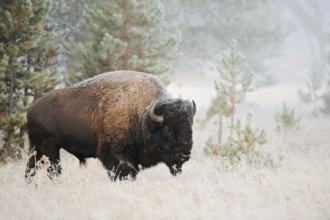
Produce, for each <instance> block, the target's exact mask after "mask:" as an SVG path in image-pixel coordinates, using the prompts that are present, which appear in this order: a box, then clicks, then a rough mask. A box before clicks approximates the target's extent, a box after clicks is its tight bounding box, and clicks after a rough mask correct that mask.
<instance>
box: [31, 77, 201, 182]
mask: <svg viewBox="0 0 330 220" xmlns="http://www.w3.org/2000/svg"><path fill="white" fill-rule="evenodd" d="M195 113H196V105H195V103H194V101H187V100H183V99H180V98H172V97H171V96H170V95H169V94H168V93H167V91H166V89H165V87H164V86H163V84H162V83H161V82H160V81H159V80H158V79H157V78H156V77H154V76H152V75H149V74H145V73H140V72H133V71H116V72H109V73H103V74H100V75H97V76H95V77H93V78H90V79H87V80H85V81H83V82H80V83H78V84H75V85H73V86H71V87H68V88H65V89H59V90H53V91H51V92H49V93H48V94H46V95H44V96H43V97H41V98H39V99H38V100H36V101H35V102H34V103H33V104H32V106H31V107H30V109H29V110H28V113H27V125H28V136H29V141H30V146H31V148H32V149H34V150H35V152H36V153H35V154H34V155H33V156H31V157H30V159H29V160H28V162H27V168H26V172H25V178H26V180H27V182H31V180H32V177H33V176H34V175H35V174H36V170H37V169H38V163H36V162H37V161H39V160H40V159H41V158H42V156H43V155H45V156H46V157H47V158H48V160H49V161H50V166H49V168H48V169H47V171H48V176H49V177H50V178H53V177H54V176H57V175H59V174H60V173H61V164H60V149H61V148H63V149H65V150H66V151H68V152H69V153H71V154H73V155H74V156H76V157H77V158H78V159H79V160H80V162H81V163H85V162H86V158H90V157H96V158H98V159H100V161H101V162H102V163H103V165H104V167H105V169H106V170H108V173H109V175H110V177H111V179H112V180H117V179H119V180H122V179H126V178H128V177H131V178H133V179H134V178H135V177H136V175H137V173H138V171H139V169H140V168H141V167H142V168H147V167H151V166H154V165H156V164H158V163H161V162H163V163H165V164H166V165H167V166H168V167H169V169H170V172H171V174H173V175H176V174H178V173H180V172H181V171H182V164H183V163H185V162H186V161H188V160H189V158H190V152H191V148H192V145H193V141H192V133H193V132H192V125H193V118H194V115H195Z"/></svg>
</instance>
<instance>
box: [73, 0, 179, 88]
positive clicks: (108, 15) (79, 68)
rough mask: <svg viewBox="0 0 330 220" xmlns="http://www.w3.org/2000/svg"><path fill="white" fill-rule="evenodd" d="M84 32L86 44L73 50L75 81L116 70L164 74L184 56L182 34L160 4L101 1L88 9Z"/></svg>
mask: <svg viewBox="0 0 330 220" xmlns="http://www.w3.org/2000/svg"><path fill="white" fill-rule="evenodd" d="M81 31H82V32H84V33H85V34H86V41H83V42H80V43H78V44H77V46H76V49H75V50H74V51H73V53H75V54H76V55H77V58H78V60H77V62H74V63H76V64H78V65H74V66H71V70H70V73H73V75H71V77H70V79H69V81H71V82H74V81H77V80H82V79H84V78H88V77H91V76H94V75H96V74H99V73H102V72H106V71H114V70H136V71H142V72H147V73H152V74H157V75H160V74H163V73H165V72H166V71H167V70H168V69H169V61H170V60H172V59H175V58H177V57H179V56H180V52H179V50H178V44H179V41H180V32H179V31H178V30H177V29H175V28H173V27H171V26H170V25H169V24H168V23H167V22H166V21H165V19H164V7H163V5H162V4H161V3H160V2H159V1H136V0H106V1H103V0H97V1H95V4H94V5H93V6H91V7H85V10H84V11H83V19H82V22H81Z"/></svg>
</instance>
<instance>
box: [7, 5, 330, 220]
mask: <svg viewBox="0 0 330 220" xmlns="http://www.w3.org/2000/svg"><path fill="white" fill-rule="evenodd" d="M162 2H163V3H164V5H165V11H166V12H167V19H168V20H169V21H170V23H171V24H173V25H175V26H177V27H178V28H179V29H181V31H182V40H181V41H182V45H181V49H182V52H183V54H184V55H183V57H181V59H179V60H176V61H174V62H173V66H172V70H171V73H170V74H169V79H170V84H169V85H168V87H167V89H168V91H169V92H170V93H171V94H172V95H173V96H175V97H183V98H185V99H190V100H191V99H192V100H194V101H195V102H196V104H197V113H196V116H195V120H194V127H193V132H194V133H193V139H194V145H193V149H192V157H191V159H190V160H189V161H188V162H187V163H185V164H184V165H183V173H182V174H181V175H179V176H177V177H173V176H171V175H170V173H169V170H168V169H167V167H166V166H165V165H164V164H159V165H157V166H155V167H152V168H150V169H146V170H142V171H141V172H140V173H139V174H138V176H137V179H136V180H135V181H123V182H118V181H117V182H111V181H110V180H109V178H108V176H107V174H106V171H105V169H104V168H103V167H102V165H101V163H100V162H99V161H98V160H96V159H88V160H87V166H80V165H79V161H78V160H77V159H76V158H74V157H73V156H72V155H70V154H68V153H67V152H65V151H64V150H61V163H62V167H63V174H62V176H61V177H60V178H59V179H56V181H50V180H49V179H48V178H47V175H46V168H43V169H41V170H40V171H39V173H38V174H37V175H36V176H35V179H34V182H33V184H30V185H28V184H26V183H25V182H24V178H23V177H24V170H25V161H26V159H27V156H25V158H24V160H23V161H19V162H13V163H8V164H6V165H1V166H0V194H1V197H2V199H1V200H0V219H37V218H43V219H329V218H330V210H329V207H330V193H329V192H330V162H329V161H330V160H329V159H330V146H329V143H330V135H329V134H330V123H329V115H325V114H322V113H320V112H318V113H319V114H318V116H317V117H315V116H312V114H311V111H312V109H313V106H312V104H306V103H303V102H302V100H301V99H300V97H299V95H298V89H305V88H306V82H307V81H308V74H310V73H311V72H312V71H313V70H315V71H316V72H317V73H318V76H319V77H320V79H321V82H322V92H323V91H324V90H325V89H326V86H327V84H326V83H327V82H328V81H329V80H330V74H329V72H330V65H329V64H330V62H329V61H327V58H326V57H327V55H328V54H330V45H329V44H330V37H329V35H330V13H329V10H330V1H328V0H313V1H311V0H280V1H271V2H270V1H263V0H260V1H259V0H251V1H236V0H235V1H226V0H221V1H220V0H205V1H202V0H180V1H176V0H167V1H165V0H163V1H162ZM242 2H243V3H244V4H247V5H248V6H249V7H247V8H245V9H246V10H245V9H244V10H242V8H240V7H239V6H237V5H236V4H238V5H240V4H241V3H242ZM243 3H242V4H243ZM259 3H260V4H261V5H262V6H260V7H259V6H258V7H257V9H254V4H256V5H258V4H259ZM264 3H265V5H263V4H264ZM220 6H226V7H227V6H228V8H221V7H220ZM236 7H237V10H242V11H235V10H236ZM212 9H214V10H212ZM215 9H216V10H215ZM217 10H219V12H218V11H217ZM211 12H212V13H211ZM217 12H218V13H217ZM227 12H228V13H227ZM208 13H209V14H208ZM240 14H242V15H244V17H243V18H244V19H243V21H245V20H246V21H247V23H245V22H243V23H244V24H243V23H242V24H241V23H239V22H238V23H237V21H240V22H241V21H242V20H240ZM203 15H205V16H203ZM210 15H212V16H215V17H212V16H210ZM215 24H219V30H220V31H218V30H217V29H216V28H215V27H217V26H216V25H215ZM227 24H228V26H226V25H227ZM247 24H248V25H251V27H250V26H246V25H247ZM261 24H262V25H261ZM208 25H210V27H209V26H208ZM211 25H212V27H211ZM243 26H244V27H243ZM250 28H251V30H253V31H251V33H246V34H245V33H243V31H246V32H249V30H250ZM222 30H226V31H227V32H222ZM258 30H259V31H260V32H258ZM262 30H266V31H265V32H262ZM208 31H209V32H208ZM272 33H273V34H274V36H275V35H276V37H274V38H272V36H273V35H272ZM232 38H236V39H237V44H238V49H239V50H240V52H242V53H243V54H245V55H246V56H247V58H248V59H247V65H248V67H249V68H250V69H252V70H254V71H255V75H254V78H253V82H252V85H253V87H254V91H253V92H249V93H247V94H246V95H245V97H244V99H243V100H242V102H241V103H239V104H238V106H237V112H236V114H237V116H236V118H237V119H239V120H242V121H244V119H245V116H246V115H247V114H248V113H251V114H252V115H253V126H255V127H256V128H259V129H264V130H265V131H266V133H267V136H266V138H267V142H266V144H264V145H262V146H259V147H258V148H257V150H258V152H261V153H263V154H265V155H266V154H267V155H270V156H271V158H272V159H273V160H274V162H275V164H276V166H273V167H269V166H263V165H258V164H257V162H256V161H254V162H255V163H253V164H252V165H251V163H249V161H245V160H244V159H242V161H240V162H239V163H236V164H235V163H232V161H231V160H230V159H228V158H221V157H220V156H210V155H206V154H205V153H204V149H205V147H206V145H207V140H208V139H209V138H215V137H216V136H217V123H218V121H217V117H213V118H211V119H210V120H208V121H206V122H205V118H206V112H207V110H208V109H209V106H210V104H211V100H212V97H215V96H216V90H215V86H214V81H216V80H219V73H218V71H217V68H216V67H217V66H218V65H220V64H221V62H220V60H221V58H222V57H221V51H223V50H226V49H227V48H229V46H230V42H231V39H232ZM259 42H260V44H259ZM283 102H286V103H287V105H288V106H289V107H290V108H293V109H294V110H295V114H296V116H297V117H299V119H300V121H299V129H292V130H286V131H285V132H278V131H277V130H276V122H275V120H274V115H275V114H276V112H278V111H279V110H280V109H281V107H282V104H283ZM321 105H322V103H320V102H319V103H318V107H320V106H321ZM202 122H205V123H202ZM226 129H228V127H225V128H224V130H226ZM225 133H226V131H225Z"/></svg>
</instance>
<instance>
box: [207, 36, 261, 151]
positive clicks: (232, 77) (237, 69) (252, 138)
mask: <svg viewBox="0 0 330 220" xmlns="http://www.w3.org/2000/svg"><path fill="white" fill-rule="evenodd" d="M245 61H246V57H245V56H244V55H243V54H241V53H239V52H238V49H237V42H236V40H232V43H231V47H230V51H225V52H223V58H222V59H221V62H222V65H221V66H218V72H219V76H220V78H219V80H218V81H216V82H215V90H216V92H217V96H216V97H215V98H214V99H213V100H212V103H211V106H210V108H209V110H208V114H207V115H208V116H207V117H208V118H207V119H209V118H210V117H212V116H213V115H217V116H218V120H219V122H218V123H219V126H218V139H217V142H216V143H215V144H213V143H211V142H209V143H208V145H209V146H208V148H206V152H207V153H210V154H215V155H220V156H230V157H235V156H238V153H246V152H251V151H254V148H255V146H256V145H262V144H264V143H265V142H266V138H265V136H266V134H265V132H264V130H259V129H252V127H251V123H252V121H251V119H252V115H251V114H250V115H248V116H247V123H246V125H245V126H242V125H241V122H240V120H238V119H236V118H235V114H236V112H237V104H238V103H240V102H241V100H242V99H243V97H244V95H245V94H246V93H247V92H251V91H252V88H251V86H250V84H251V81H252V78H253V72H252V71H250V70H248V68H247V66H246V65H245ZM224 117H225V118H229V125H228V129H229V137H228V138H227V140H226V141H223V140H222V139H223V138H222V130H223V124H224V123H223V121H224V120H223V119H224Z"/></svg>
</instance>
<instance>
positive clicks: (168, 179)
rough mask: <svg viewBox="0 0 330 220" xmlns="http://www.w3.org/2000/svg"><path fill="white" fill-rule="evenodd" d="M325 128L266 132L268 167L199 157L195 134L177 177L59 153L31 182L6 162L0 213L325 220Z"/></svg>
mask: <svg viewBox="0 0 330 220" xmlns="http://www.w3.org/2000/svg"><path fill="white" fill-rule="evenodd" d="M320 121H323V122H324V120H320ZM329 131H330V126H329V125H326V124H325V123H323V124H320V123H315V124H314V125H313V126H312V127H310V128H308V129H303V130H301V131H299V132H292V133H290V134H285V135H277V134H275V133H273V134H271V135H269V143H268V144H267V145H266V146H265V149H267V151H269V152H272V155H273V157H274V158H276V157H277V155H282V156H283V160H282V162H281V163H280V166H279V167H278V168H276V169H271V168H266V167H261V168H260V167H259V168H256V167H251V166H249V165H247V164H244V163H240V164H237V165H234V166H232V165H230V164H229V163H226V162H225V161H223V160H219V158H206V157H204V156H203V155H202V154H201V153H200V152H201V147H202V146H200V144H199V143H201V141H200V142H198V141H197V142H196V143H197V144H196V146H195V149H194V157H193V158H192V159H191V160H190V161H189V162H188V163H187V164H185V165H184V167H183V174H182V175H180V176H178V177H172V176H171V175H170V173H169V171H168V169H167V168H166V167H165V166H164V165H158V166H156V167H154V168H151V169H148V170H145V171H142V172H141V173H140V174H139V175H138V178H137V180H136V181H134V182H115V183H113V182H110V181H109V179H108V177H107V175H106V172H105V170H104V169H103V167H102V166H101V164H100V163H99V162H98V161H97V160H93V159H91V160H88V163H87V167H80V166H79V165H78V161H77V160H76V159H75V158H73V157H71V156H70V155H68V154H66V153H65V152H61V153H62V165H63V169H64V173H63V175H62V176H61V178H60V179H58V180H57V181H55V182H51V181H50V180H49V179H48V178H47V176H46V171H45V169H43V170H41V171H40V172H39V173H38V175H37V176H36V178H35V182H36V184H37V188H35V187H34V185H26V184H25V182H24V180H23V176H24V168H25V162H20V163H10V164H8V165H5V166H2V167H0V194H1V200H0V219H173V218H174V219H330V209H329V207H330V160H329V159H330V146H329V143H330V137H329V134H330V132H329ZM196 133H197V134H198V131H197V132H196ZM196 136H197V137H198V135H196Z"/></svg>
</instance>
